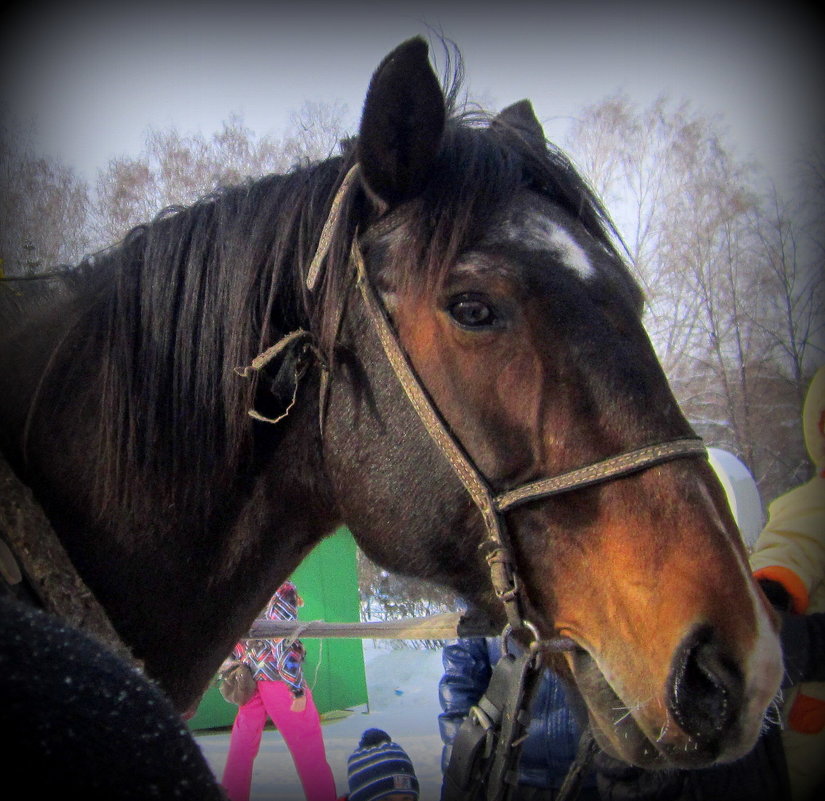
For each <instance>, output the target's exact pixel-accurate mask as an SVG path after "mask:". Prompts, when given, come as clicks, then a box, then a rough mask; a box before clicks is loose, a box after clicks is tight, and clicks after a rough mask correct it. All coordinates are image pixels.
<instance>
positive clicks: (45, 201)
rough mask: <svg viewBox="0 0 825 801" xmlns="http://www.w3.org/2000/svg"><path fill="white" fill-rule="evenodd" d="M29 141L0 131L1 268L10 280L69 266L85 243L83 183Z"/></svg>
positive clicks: (12, 130)
mask: <svg viewBox="0 0 825 801" xmlns="http://www.w3.org/2000/svg"><path fill="white" fill-rule="evenodd" d="M30 142H31V136H30V135H28V132H24V131H22V130H21V129H20V128H19V127H15V126H14V125H12V124H6V125H3V127H2V128H1V129H0V260H2V261H1V262H0V267H2V269H3V271H4V272H6V273H8V274H10V275H19V274H25V273H33V272H38V271H40V270H42V269H43V268H44V267H51V266H53V265H56V264H61V263H74V262H75V261H77V260H78V259H79V258H80V256H81V255H82V254H83V253H84V252H85V250H86V249H87V247H88V244H89V240H88V235H87V231H86V222H87V214H88V203H89V198H88V187H87V185H86V183H85V182H84V181H83V180H82V179H81V178H79V177H78V176H77V174H76V173H75V172H74V171H73V170H71V169H70V168H68V167H66V166H64V165H62V164H60V163H58V162H57V161H56V160H55V159H52V158H46V157H43V156H37V155H35V154H34V152H33V151H32V149H31V146H30V144H29V143H30Z"/></svg>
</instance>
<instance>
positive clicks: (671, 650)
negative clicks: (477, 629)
mask: <svg viewBox="0 0 825 801" xmlns="http://www.w3.org/2000/svg"><path fill="white" fill-rule="evenodd" d="M453 77H456V76H453ZM446 83H448V84H449V81H446ZM456 97H457V92H456V86H455V85H447V86H442V84H441V81H440V80H439V79H438V77H437V76H436V73H435V71H434V69H433V67H432V66H431V64H430V58H429V47H428V45H427V43H426V42H425V41H424V40H422V39H420V38H415V39H411V40H409V41H407V42H405V43H403V44H401V45H400V46H399V47H397V48H396V49H395V50H394V51H392V52H391V53H390V54H389V55H388V56H387V57H386V58H385V59H384V60H383V61H382V62H381V64H380V65H379V66H378V68H377V70H376V71H375V73H374V75H373V76H372V79H371V81H370V83H369V87H368V89H367V93H366V98H365V102H364V107H363V112H362V116H361V121H360V126H359V130H358V134H357V136H355V137H353V139H352V140H350V141H348V142H345V143H342V149H341V153H340V154H337V155H334V156H332V157H330V158H328V159H326V160H324V161H321V162H318V163H315V164H304V165H297V166H296V167H295V168H294V169H293V170H292V171H290V172H289V173H287V174H284V175H272V176H268V177H264V178H260V179H257V180H253V181H249V182H247V183H245V184H242V185H238V186H233V187H227V188H222V189H220V190H218V191H216V192H214V193H213V194H211V195H209V196H206V197H204V198H203V199H201V200H199V201H197V202H195V203H194V204H193V205H191V206H189V207H186V208H182V209H181V208H178V209H173V210H167V211H166V212H163V213H161V214H160V215H159V216H158V217H157V218H156V219H154V220H153V221H152V222H150V223H148V224H146V225H143V226H141V227H139V228H137V229H135V230H133V231H132V232H131V233H129V234H128V236H126V238H125V239H124V240H123V242H121V243H120V244H118V245H116V246H113V247H112V248H110V249H108V250H106V251H103V252H101V253H100V254H96V255H95V256H94V257H92V258H89V259H87V260H85V261H84V262H83V263H81V264H80V265H79V266H77V267H76V268H75V269H72V270H67V271H66V272H65V274H61V275H60V276H58V277H56V278H52V279H50V280H49V281H48V282H40V283H36V282H26V284H25V285H23V282H20V285H19V286H18V287H17V289H16V291H15V292H14V293H9V292H5V293H4V294H5V295H6V298H5V299H4V300H3V301H2V303H3V306H2V309H0V313H2V315H3V317H2V320H3V323H4V324H3V327H2V329H3V332H4V333H3V339H2V344H0V364H2V370H1V371H0V375H2V379H0V380H2V392H0V410H2V432H0V444H1V445H2V450H3V453H4V454H5V456H6V458H7V460H8V461H9V463H10V464H11V465H12V466H13V468H14V470H15V471H16V473H17V474H18V475H19V476H20V477H21V479H22V480H24V481H25V482H26V484H27V485H28V486H29V487H30V488H31V491H32V493H33V494H34V497H35V498H36V499H37V500H38V502H39V503H40V504H41V505H42V508H43V510H44V511H45V513H46V515H47V516H48V518H49V520H50V522H51V524H52V525H53V528H54V530H55V532H56V534H57V536H58V537H59V539H60V542H61V544H62V545H63V547H64V548H65V550H66V552H67V554H68V556H69V557H70V559H71V562H72V564H73V565H74V566H75V568H76V570H77V572H78V574H79V576H80V577H81V578H82V580H83V582H85V584H86V585H87V586H88V588H89V589H90V591H91V592H92V593H93V595H94V596H95V597H96V598H97V599H98V600H99V602H100V604H101V605H102V607H103V608H104V609H105V611H106V613H107V614H108V616H109V618H110V619H111V622H112V624H113V626H114V627H115V629H116V630H117V632H118V635H119V637H120V638H121V639H122V641H123V642H124V643H125V644H126V645H127V646H128V647H129V648H130V649H131V652H132V653H133V654H134V656H135V657H136V658H137V659H138V660H139V661H140V662H141V663H142V664H143V665H144V669H145V672H146V674H147V675H148V676H149V677H150V678H151V679H152V680H154V681H155V682H157V684H159V686H160V687H161V688H162V689H163V691H164V692H165V693H166V694H167V695H168V697H169V698H170V699H171V700H172V701H173V703H174V705H175V707H176V708H177V709H178V710H180V711H183V710H186V709H187V708H189V707H190V706H191V705H192V704H193V703H195V702H196V701H197V699H198V697H199V695H200V693H201V692H202V690H203V688H204V687H205V686H206V685H207V683H208V682H209V680H210V679H211V678H212V676H213V675H214V674H215V672H216V669H217V668H218V666H219V664H220V663H221V661H222V660H223V659H224V657H225V656H226V655H227V654H228V653H229V652H230V650H231V648H232V646H233V645H234V643H235V642H236V641H237V640H238V639H239V638H240V637H241V636H242V635H243V634H244V633H245V632H246V631H247V630H248V629H249V626H250V624H251V622H252V621H253V619H254V618H255V616H256V614H257V613H258V612H259V610H260V609H261V608H262V607H263V606H264V604H265V603H266V601H267V599H268V598H269V597H270V595H271V593H272V592H273V590H274V588H275V587H277V586H278V585H279V584H280V583H281V582H282V581H283V580H284V579H285V578H286V577H287V576H288V575H289V574H290V573H291V572H292V571H293V570H294V568H295V567H296V566H297V565H298V564H299V563H300V562H301V560H302V559H303V558H304V556H305V555H306V554H307V553H308V552H309V551H310V550H311V549H312V548H313V547H314V546H315V545H316V544H317V543H318V542H319V541H320V540H321V539H322V538H323V537H324V536H326V535H327V534H329V533H330V532H332V531H333V530H334V529H335V528H336V526H338V525H339V524H341V523H342V522H343V523H346V525H347V526H349V528H350V530H351V531H352V534H353V536H354V537H355V539H356V541H357V543H358V545H359V546H360V547H361V549H362V550H363V551H364V552H365V553H366V554H367V555H368V556H369V557H370V558H371V559H373V560H374V561H376V562H377V563H378V564H380V565H382V566H383V567H385V568H387V569H388V570H392V571H395V572H399V573H402V574H407V575H413V576H419V577H421V578H424V579H427V580H430V581H432V582H436V583H438V584H441V585H444V586H446V587H449V588H451V589H452V590H454V591H455V592H456V593H457V594H458V595H460V596H461V597H462V598H464V599H466V601H467V602H468V604H470V605H471V606H472V607H473V608H477V609H480V610H483V611H484V612H485V613H486V614H487V615H488V616H489V617H490V618H491V619H492V620H493V621H494V622H495V623H496V625H497V626H499V627H500V626H504V625H505V624H506V625H508V626H510V627H511V630H512V629H516V630H517V631H519V632H520V633H519V636H524V632H529V633H530V635H531V638H534V640H535V641H538V642H543V641H544V642H547V641H553V640H554V638H555V640H558V638H560V637H561V638H564V639H565V641H566V642H568V643H569V644H570V647H568V648H566V649H563V650H561V651H560V652H558V653H548V654H547V655H546V657H545V658H546V660H547V663H548V664H549V665H551V666H552V667H553V668H554V669H556V670H559V671H560V672H561V673H562V674H563V675H564V676H565V677H566V678H567V680H569V681H570V682H571V686H574V687H575V688H576V690H577V692H578V693H579V694H580V695H581V698H582V700H583V702H584V705H585V707H586V713H587V715H588V717H589V721H590V724H591V727H592V729H593V731H594V735H595V737H596V739H597V741H598V743H599V745H600V746H601V747H602V748H604V749H605V750H607V751H608V752H609V753H611V754H613V755H616V756H618V757H619V758H621V759H623V760H625V761H626V762H629V763H632V764H635V765H639V766H642V767H654V768H655V767H661V766H674V767H685V768H696V767H702V766H707V765H712V764H717V763H722V762H727V761H731V760H735V759H737V758H738V757H740V756H742V755H743V754H745V753H747V752H748V751H749V750H750V749H751V748H752V746H753V744H754V743H755V741H756V739H757V737H758V735H759V733H760V730H761V728H762V726H763V720H764V717H765V715H766V711H767V710H769V708H770V706H771V703H772V701H773V699H774V696H775V694H776V693H777V690H778V687H779V684H780V679H781V675H782V661H781V652H780V647H779V640H778V636H777V628H778V623H777V619H776V616H775V615H774V614H773V613H772V612H771V610H770V607H769V605H768V603H767V601H766V600H765V598H764V596H763V595H762V593H761V591H760V590H759V589H758V587H757V586H756V584H755V582H754V581H753V579H752V577H751V575H750V571H749V569H748V562H747V555H746V551H745V548H744V546H743V544H742V541H741V537H740V535H739V533H738V531H737V529H736V525H735V523H734V521H733V519H732V516H731V514H730V511H729V509H728V507H727V503H726V501H725V496H724V493H723V490H722V488H721V486H720V484H719V483H718V480H717V479H716V477H715V474H714V472H713V470H712V468H711V467H710V466H709V464H708V463H707V460H706V459H705V458H704V457H703V455H702V454H703V447H702V445H701V443H700V442H698V439H697V437H696V434H695V432H694V431H693V429H692V428H691V426H690V424H689V423H688V421H687V420H686V419H685V417H684V416H683V414H682V412H681V411H680V409H679V406H678V404H677V402H676V400H675V398H674V396H673V394H672V391H671V389H670V387H669V385H668V382H667V379H666V377H665V375H664V373H663V371H662V368H661V366H660V365H659V362H658V361H657V358H656V356H655V353H654V350H653V348H652V346H651V343H650V341H649V339H648V337H647V335H646V333H645V329H644V326H643V322H642V309H643V295H642V293H641V291H640V289H639V286H638V284H637V282H636V281H635V279H634V278H633V276H632V272H631V269H630V267H629V265H628V263H627V261H626V259H625V256H624V254H623V251H622V247H621V243H620V238H619V237H618V235H617V233H616V231H615V228H614V226H613V225H612V223H611V221H610V218H609V215H608V213H607V212H606V210H605V209H604V208H603V206H602V204H601V203H600V201H599V200H598V199H597V198H596V197H595V195H594V193H593V192H592V191H591V190H590V189H589V188H588V186H587V183H586V182H585V180H584V179H583V178H582V177H581V176H580V175H579V173H578V172H577V171H576V169H575V168H574V167H573V165H572V162H571V161H570V159H569V158H568V157H567V156H566V155H565V154H564V153H563V152H562V151H561V150H560V149H559V148H558V147H556V146H554V145H553V144H551V143H549V142H548V141H547V140H546V137H545V134H544V131H543V129H542V126H541V124H540V123H539V121H538V120H537V118H536V116H535V113H534V111H533V108H532V106H531V104H530V102H529V101H520V102H518V103H515V104H514V105H512V106H509V107H507V108H505V109H504V110H503V111H500V112H499V113H498V114H489V115H482V114H480V113H475V114H470V113H468V112H462V111H460V110H457V109H456V108H455V106H456V105H457V104H456V102H455V98H456ZM12 295H13V297H12ZM672 443H676V445H675V446H673V445H672ZM602 468H604V469H602ZM559 476H561V477H562V480H561V482H560V483H561V487H560V489H559V488H558V487H556V488H555V489H554V488H553V487H551V486H550V485H552V484H553V483H554V482H556V479H557V478H558V477H559ZM571 476H572V478H571ZM556 483H558V482H556ZM525 486H526V487H527V488H528V489H527V491H525V492H522V488H524V487H525ZM514 603H515V606H514ZM514 609H515V612H514V611H513V610H514Z"/></svg>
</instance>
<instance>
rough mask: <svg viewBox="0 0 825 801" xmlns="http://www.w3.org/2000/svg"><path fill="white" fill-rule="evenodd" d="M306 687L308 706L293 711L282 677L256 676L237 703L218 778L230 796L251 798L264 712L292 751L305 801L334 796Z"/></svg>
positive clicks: (237, 799) (238, 799)
mask: <svg viewBox="0 0 825 801" xmlns="http://www.w3.org/2000/svg"><path fill="white" fill-rule="evenodd" d="M304 692H305V693H306V698H307V705H306V709H304V711H303V712H292V711H291V710H290V706H291V705H292V693H290V691H289V688H288V686H287V685H286V684H285V683H284V682H282V681H259V682H258V691H257V692H256V693H255V695H253V696H252V698H251V700H250V701H249V702H248V703H246V704H244V705H243V706H242V707H239V708H238V715H237V717H236V718H235V723H234V725H233V726H232V737H231V738H230V740H229V754H228V756H227V758H226V767H225V768H224V770H223V779H222V780H221V783H222V784H223V786H224V788H225V789H226V792H227V793H228V794H229V798H230V799H231V801H249V791H250V789H251V787H252V763H253V762H254V761H255V757H256V756H257V755H258V749H259V748H260V745H261V734H262V733H263V729H264V724H265V723H266V716H267V715H269V717H270V718H272V722H273V723H274V724H275V725H276V726H277V727H278V731H279V732H281V735H282V736H283V738H284V741H285V742H286V744H287V748H289V752H290V753H291V754H292V760H293V762H294V763H295V770H296V771H297V772H298V777H299V778H300V780H301V784H302V785H303V788H304V795H305V796H306V798H307V801H335V799H336V798H337V796H336V793H335V779H334V778H333V776H332V770H331V768H330V767H329V764H328V763H327V755H326V751H325V749H324V738H323V735H322V734H321V719H320V717H319V715H318V710H317V708H316V707H315V702H314V701H313V700H312V693H311V692H310V690H309V688H307V689H305V690H304Z"/></svg>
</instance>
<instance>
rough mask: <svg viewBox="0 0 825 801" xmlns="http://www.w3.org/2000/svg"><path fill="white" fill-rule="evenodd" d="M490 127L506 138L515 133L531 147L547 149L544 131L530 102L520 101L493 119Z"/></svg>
mask: <svg viewBox="0 0 825 801" xmlns="http://www.w3.org/2000/svg"><path fill="white" fill-rule="evenodd" d="M490 127H491V128H493V129H494V130H495V131H497V132H498V133H500V134H502V135H504V136H512V134H513V133H515V134H516V135H518V136H519V138H521V139H523V140H525V141H526V142H528V143H529V144H530V145H531V146H533V147H538V148H540V149H541V150H543V149H544V148H545V147H546V141H545V137H544V129H543V128H542V127H541V123H540V122H539V121H538V118H537V117H536V112H535V111H533V104H532V103H531V102H530V101H529V100H519V102H518V103H513V105H512V106H507V108H505V109H503V110H502V111H500V112H499V113H498V115H497V116H496V117H494V118H493V120H492V122H491V123H490Z"/></svg>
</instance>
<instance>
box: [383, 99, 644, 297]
mask: <svg viewBox="0 0 825 801" xmlns="http://www.w3.org/2000/svg"><path fill="white" fill-rule="evenodd" d="M501 128H502V126H501V124H500V123H498V124H497V125H491V124H490V117H489V116H488V115H483V114H479V113H474V114H473V115H456V116H454V117H453V118H451V120H450V121H449V122H448V125H447V128H446V130H445V136H444V141H443V144H442V148H441V151H440V154H439V156H438V159H437V162H436V164H435V166H434V168H433V171H432V178H431V180H430V182H429V183H428V185H427V188H426V190H425V192H424V193H423V194H422V195H421V196H420V197H418V198H416V199H414V200H412V201H410V202H408V203H406V204H404V205H403V206H402V207H400V208H399V209H397V210H395V211H393V212H391V215H390V220H389V221H388V224H387V225H385V226H382V227H384V228H392V227H393V226H392V218H395V220H396V226H395V227H396V228H397V229H403V234H402V236H400V237H398V241H399V246H398V248H397V256H396V259H395V260H394V261H395V263H394V264H390V265H388V268H389V269H390V270H392V271H393V272H394V273H395V275H394V279H395V281H396V282H397V283H398V284H400V285H401V287H402V288H403V289H406V290H409V289H413V288H417V289H419V290H420V289H424V290H428V289H429V290H433V289H434V288H435V287H436V286H438V285H439V284H440V283H441V282H442V281H443V278H444V276H445V275H446V273H447V271H449V270H450V269H451V267H452V266H453V265H454V264H455V262H456V260H457V258H458V257H459V255H460V254H461V252H462V251H464V250H466V249H468V248H470V247H472V246H473V245H475V244H477V243H478V242H479V241H480V240H481V239H482V238H483V237H484V235H485V233H486V232H487V231H488V229H489V226H490V224H491V221H492V220H493V219H494V218H495V217H496V216H497V215H498V214H499V213H500V212H501V210H502V209H503V208H504V207H505V206H506V205H507V204H508V203H509V202H510V200H511V199H512V197H513V195H514V194H515V193H516V192H517V191H518V190H519V189H521V188H524V187H527V188H529V189H531V190H533V191H535V192H537V193H538V194H541V195H543V196H545V197H547V198H548V199H549V200H550V201H551V202H552V203H554V204H557V205H559V206H560V207H561V208H562V209H564V210H565V211H566V212H567V213H569V214H570V215H571V217H572V218H573V219H575V220H577V221H579V222H580V223H581V224H582V225H583V227H584V229H585V230H586V231H587V232H588V234H589V235H590V236H592V237H593V239H594V240H595V241H596V242H598V243H599V245H600V246H601V247H603V248H604V249H605V250H606V251H607V252H608V253H609V254H610V256H611V260H612V261H613V262H614V264H616V265H617V266H618V267H620V269H622V270H623V271H624V272H625V273H626V279H627V280H628V281H630V282H631V283H632V278H631V277H630V272H629V269H628V268H627V265H626V262H625V260H624V257H623V256H622V253H621V250H622V248H623V245H622V242H621V238H620V236H619V234H618V233H617V231H616V229H615V226H614V225H613V223H612V221H611V219H610V217H609V215H608V213H607V211H606V210H605V208H604V206H603V205H602V204H601V202H600V200H599V199H598V198H597V197H596V195H595V193H594V192H593V191H592V190H591V189H590V187H589V186H588V185H587V183H586V181H585V180H584V179H583V178H582V176H581V175H580V174H579V173H578V172H577V170H576V169H575V167H574V166H573V164H572V162H571V161H570V160H569V159H568V157H567V156H566V155H565V154H564V153H563V152H562V151H561V150H560V149H559V148H557V147H556V146H554V145H553V144H551V143H531V142H529V141H528V140H526V139H521V138H519V137H516V136H513V135H512V132H508V131H507V130H506V129H505V130H504V131H502V129H501ZM508 134H509V135H508Z"/></svg>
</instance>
